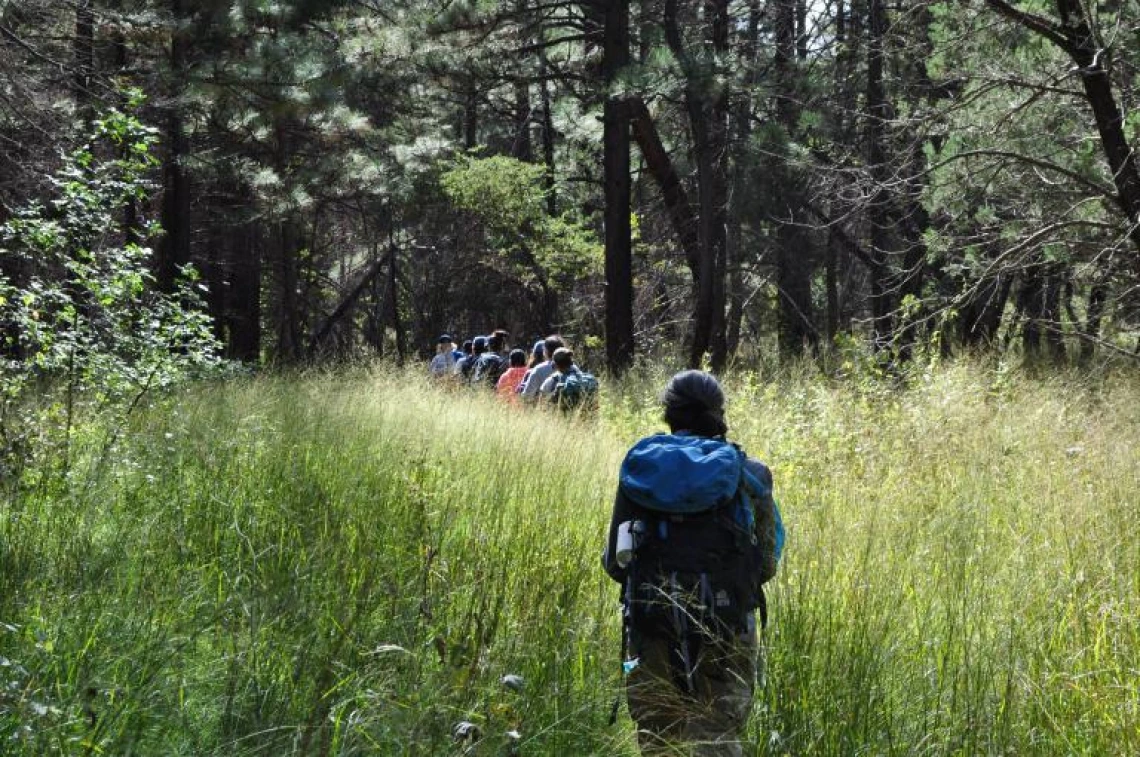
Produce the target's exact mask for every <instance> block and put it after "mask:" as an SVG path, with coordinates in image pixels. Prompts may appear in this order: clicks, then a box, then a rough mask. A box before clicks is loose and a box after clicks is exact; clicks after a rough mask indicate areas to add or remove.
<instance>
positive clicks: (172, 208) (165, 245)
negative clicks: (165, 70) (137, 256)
mask: <svg viewBox="0 0 1140 757" xmlns="http://www.w3.org/2000/svg"><path fill="white" fill-rule="evenodd" d="M170 10H171V14H172V15H173V19H174V29H173V30H172V32H171V38H170V77H171V105H170V109H169V111H168V112H167V114H166V145H167V152H166V159H165V161H164V163H163V171H162V175H163V181H162V184H163V190H162V228H163V231H164V232H165V233H164V235H163V237H162V242H161V243H160V245H159V250H158V261H157V266H156V270H155V283H156V285H157V286H158V288H159V289H160V290H161V291H164V292H171V291H174V287H175V283H176V279H177V276H178V269H179V268H180V267H181V266H184V265H186V264H187V263H189V262H190V232H191V229H190V186H189V178H188V177H187V175H186V166H185V164H184V161H185V159H186V157H187V156H188V155H189V153H190V146H189V140H188V139H187V137H186V129H185V126H184V124H183V122H182V104H181V97H182V93H183V92H184V90H185V86H186V53H187V45H188V40H187V39H186V31H185V27H184V23H185V20H186V19H185V18H184V15H183V13H184V7H183V0H171V6H170Z"/></svg>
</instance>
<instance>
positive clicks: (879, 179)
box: [867, 0, 892, 349]
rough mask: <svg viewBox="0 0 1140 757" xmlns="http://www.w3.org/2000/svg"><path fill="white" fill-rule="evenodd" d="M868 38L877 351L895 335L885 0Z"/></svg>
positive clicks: (873, 14)
mask: <svg viewBox="0 0 1140 757" xmlns="http://www.w3.org/2000/svg"><path fill="white" fill-rule="evenodd" d="M868 2H869V5H868V17H869V18H868V21H869V26H870V28H869V32H870V34H869V38H868V40H867V43H868V44H867V164H868V166H869V168H870V172H871V179H872V181H873V182H874V186H873V187H872V189H871V191H872V193H873V194H872V197H871V200H870V202H869V203H868V208H867V221H868V224H869V225H870V227H871V239H870V243H871V249H870V255H871V264H870V266H869V271H870V276H871V319H872V328H873V342H874V345H875V348H876V349H883V348H885V347H887V346H888V345H889V343H890V339H891V335H892V323H891V322H892V319H891V312H892V303H891V286H890V282H889V280H888V279H889V276H890V270H889V266H888V262H887V261H888V259H889V249H890V245H891V226H892V225H891V219H890V193H889V191H888V188H887V182H888V180H889V178H890V169H889V167H888V166H887V154H886V145H885V144H884V141H885V126H886V123H887V121H888V120H889V119H890V117H891V107H890V104H889V103H888V101H887V96H886V87H885V84H884V82H883V64H884V57H885V55H884V47H885V37H886V31H887V12H886V8H885V6H884V3H885V2H886V0H868Z"/></svg>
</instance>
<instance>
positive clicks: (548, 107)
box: [539, 55, 558, 218]
mask: <svg viewBox="0 0 1140 757" xmlns="http://www.w3.org/2000/svg"><path fill="white" fill-rule="evenodd" d="M541 71H542V77H541V78H542V84H541V89H540V90H539V92H540V94H541V97H542V162H543V165H544V166H545V167H546V170H545V172H544V173H543V175H542V178H543V188H544V189H545V190H546V214H547V215H548V216H550V217H551V218H553V217H555V216H557V215H558V195H557V193H556V191H555V184H554V177H555V172H554V138H555V134H554V112H553V105H552V103H551V97H550V82H548V81H547V79H548V78H549V74H550V66H549V64H548V63H547V60H546V56H545V55H544V56H542V68H541Z"/></svg>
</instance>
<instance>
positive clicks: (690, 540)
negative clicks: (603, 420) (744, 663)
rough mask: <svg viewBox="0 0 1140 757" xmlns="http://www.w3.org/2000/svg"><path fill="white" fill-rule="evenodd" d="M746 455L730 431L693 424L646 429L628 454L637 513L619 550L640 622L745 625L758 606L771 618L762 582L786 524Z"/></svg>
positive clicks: (708, 628) (652, 627) (732, 628)
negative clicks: (722, 434) (680, 429)
mask: <svg viewBox="0 0 1140 757" xmlns="http://www.w3.org/2000/svg"><path fill="white" fill-rule="evenodd" d="M745 460H746V457H745V454H744V452H743V451H742V450H741V449H740V448H739V447H737V446H736V445H734V444H731V443H729V442H726V441H724V440H723V439H717V438H708V437H701V436H693V435H687V434H684V435H683V434H658V435H655V436H650V437H647V438H645V439H642V440H641V441H640V442H638V443H637V444H635V445H634V446H633V448H632V449H630V451H629V453H628V454H627V455H626V458H625V461H624V462H623V463H622V467H621V472H620V476H619V486H620V488H621V491H622V493H623V494H624V495H625V496H626V497H627V498H628V499H629V500H630V501H631V502H632V503H633V504H634V509H633V512H634V515H635V517H634V518H633V519H631V521H629V525H628V526H626V525H625V524H622V525H623V526H624V527H625V530H626V531H628V537H625V538H621V539H620V540H621V541H624V542H625V544H619V545H618V553H617V560H618V562H619V564H622V563H624V565H623V567H625V568H626V570H627V571H628V573H627V580H626V588H625V592H624V597H623V604H624V605H625V613H626V622H627V626H628V627H629V629H630V630H631V631H632V632H647V633H651V634H654V635H657V636H668V637H671V638H678V639H679V638H682V637H687V636H706V637H707V636H712V635H719V636H723V635H725V634H728V633H734V632H741V631H742V630H744V629H743V626H744V625H745V624H746V623H747V619H748V618H749V617H750V616H751V613H752V611H753V610H759V611H760V616H761V622H762V623H763V622H764V620H765V619H766V607H765V603H764V594H763V591H762V590H761V586H762V585H763V584H764V583H765V582H766V581H768V580H769V579H770V578H772V576H774V575H775V573H776V565H777V563H778V561H779V559H780V552H781V551H782V549H783V542H784V528H783V523H782V522H781V519H780V513H779V509H778V508H777V507H776V505H775V500H774V499H772V496H771V490H770V488H769V487H768V485H767V484H765V483H764V482H763V481H761V480H760V479H759V478H757V477H756V476H755V475H753V473H752V472H751V471H749V470H748V466H747V465H746V464H745ZM622 536H624V535H622V534H621V533H620V531H619V537H622ZM623 546H626V547H628V548H629V549H628V551H626V552H625V553H623V551H622V549H621V548H622V547H623Z"/></svg>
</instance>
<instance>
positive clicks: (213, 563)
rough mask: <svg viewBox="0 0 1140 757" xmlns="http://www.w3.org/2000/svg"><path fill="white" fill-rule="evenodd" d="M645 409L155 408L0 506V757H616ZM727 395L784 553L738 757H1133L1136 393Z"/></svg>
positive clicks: (301, 379) (812, 391) (285, 391)
mask: <svg viewBox="0 0 1140 757" xmlns="http://www.w3.org/2000/svg"><path fill="white" fill-rule="evenodd" d="M662 378H663V374H662V375H646V376H643V377H640V378H635V379H631V380H630V381H628V382H627V383H625V384H623V385H621V386H605V387H603V397H602V408H601V411H600V413H599V414H598V415H597V416H596V417H584V418H576V419H565V418H563V417H561V416H560V415H559V414H557V413H548V412H536V411H532V410H529V409H520V408H511V407H506V406H504V405H503V403H501V402H499V401H497V400H496V399H495V398H493V397H491V396H483V395H470V394H468V393H467V392H461V391H458V390H455V391H448V390H445V389H441V388H440V387H438V386H431V385H429V384H427V383H426V381H424V380H421V379H420V378H418V377H414V376H409V375H395V374H392V373H390V372H387V371H384V370H376V371H368V370H357V371H354V372H350V373H346V374H341V375H335V374H324V373H314V374H310V375H302V376H297V377H292V378H272V377H265V378H258V379H249V380H242V381H235V382H231V383H228V384H224V385H219V386H203V387H199V388H197V389H195V390H193V391H190V392H187V393H183V394H178V395H175V396H171V397H168V398H165V399H164V400H162V401H161V402H158V403H156V404H155V406H153V407H151V408H148V409H147V410H146V412H145V414H144V415H141V416H139V417H138V418H137V419H136V423H135V427H134V428H133V429H132V432H131V433H130V434H128V435H126V436H125V437H124V441H123V442H122V443H121V444H120V446H119V447H118V448H117V449H116V450H115V455H114V460H113V464H112V465H111V466H109V468H108V469H107V471H106V472H105V475H103V476H102V477H101V478H99V479H97V480H92V481H85V482H80V483H79V484H76V483H75V482H72V484H70V485H68V486H64V485H60V486H59V487H57V488H54V489H52V488H37V489H34V490H29V491H27V492H25V493H22V494H21V495H20V496H19V497H18V498H17V499H16V500H13V501H11V502H8V503H6V505H5V507H6V508H7V514H8V517H7V519H6V520H5V521H4V526H3V530H2V531H0V537H2V540H0V544H2V547H0V558H2V560H3V562H2V564H3V566H4V567H5V570H4V571H3V572H2V574H0V589H2V591H0V623H3V624H4V625H2V626H0V658H2V660H3V661H5V664H4V665H3V667H0V737H3V738H4V739H5V742H4V743H5V747H4V751H6V753H7V752H11V753H15V754H29V755H31V754H36V755H39V754H50V753H63V754H72V753H76V752H82V751H85V750H87V749H88V748H90V749H93V750H94V749H100V750H103V751H104V752H106V753H115V754H118V753H125V752H127V751H132V750H133V751H135V752H137V753H147V754H153V753H162V754H217V753H223V752H224V753H227V754H230V755H235V754H243V755H244V754H313V753H329V754H385V755H386V754H449V753H452V752H453V751H454V750H455V747H454V745H453V744H454V742H453V740H452V735H453V728H454V726H455V725H456V724H457V723H459V722H470V723H472V724H474V725H475V726H476V727H477V728H478V729H479V730H480V732H481V733H482V735H483V739H482V741H481V742H480V745H479V746H478V747H477V748H476V749H475V751H473V752H472V753H485V754H498V753H501V752H502V750H503V749H504V748H506V744H507V740H508V737H507V736H506V734H507V733H508V732H510V731H517V733H518V735H519V736H520V737H521V742H520V743H521V746H520V749H521V750H522V751H521V753H524V754H550V755H563V754H597V755H615V754H633V753H634V747H633V740H632V732H631V728H630V726H629V723H628V721H625V720H624V719H623V720H622V721H619V725H618V726H617V727H609V726H608V725H607V720H608V715H609V709H610V705H611V703H612V702H613V698H614V696H615V694H616V692H617V686H618V683H619V677H618V676H619V673H618V670H619V666H618V661H617V657H618V647H619V610H618V606H617V589H616V587H615V586H614V585H612V584H611V583H609V582H608V579H606V578H605V576H604V575H603V573H602V571H601V569H600V566H599V560H598V558H599V551H600V549H601V546H602V540H603V535H604V530H605V527H606V525H607V522H608V517H609V507H610V502H611V497H612V493H613V487H614V485H615V481H616V472H617V466H618V463H619V462H620V460H621V456H622V454H623V453H624V451H625V449H626V446H627V444H628V443H629V442H630V441H631V440H633V439H635V438H637V437H638V436H640V435H643V434H646V433H650V432H652V431H655V430H661V428H662V423H661V421H660V415H659V411H658V410H657V409H656V407H655V406H654V398H655V396H656V392H657V391H659V389H660V385H661V379H662ZM726 386H727V389H728V394H729V411H728V420H729V423H730V425H731V426H732V436H733V438H735V439H737V440H738V441H740V442H741V443H742V444H743V446H744V447H745V448H746V449H747V450H748V451H749V452H750V453H752V454H753V455H755V456H757V457H760V458H761V459H764V460H766V461H767V462H768V463H769V464H770V465H771V466H772V468H773V471H774V474H775V480H776V493H777V497H778V498H779V500H780V503H781V506H782V509H783V512H784V517H785V522H786V524H787V527H788V548H787V551H786V553H785V563H784V565H783V566H782V567H781V571H780V574H779V576H778V577H777V579H776V581H775V582H774V584H773V585H772V587H771V592H770V607H771V616H772V624H771V626H770V628H769V629H768V632H767V634H766V639H765V646H766V649H767V665H766V667H767V671H768V674H767V676H766V678H765V681H764V685H763V686H762V688H761V693H760V695H759V696H758V698H757V706H756V712H755V717H754V718H753V720H752V726H751V734H752V737H753V738H754V739H755V742H756V745H757V749H758V750H759V751H760V752H761V753H790V754H823V755H831V754H852V753H859V752H866V753H874V754H912V753H935V754H944V753H950V752H959V753H964V754H977V753H997V752H1003V753H1017V754H1042V755H1045V754H1055V753H1087V754H1097V753H1121V752H1124V753H1128V752H1133V751H1136V750H1137V749H1140V738H1138V736H1137V732H1136V731H1135V723H1136V722H1138V720H1140V701H1138V697H1140V694H1138V693H1137V692H1138V691H1140V632H1138V631H1137V630H1136V623H1135V618H1137V617H1138V616H1140V565H1138V561H1140V557H1138V555H1140V517H1138V516H1140V512H1138V510H1140V504H1138V502H1140V497H1138V495H1137V494H1136V492H1137V491H1140V489H1138V485H1140V460H1138V459H1137V457H1136V455H1135V453H1134V450H1135V449H1137V447H1138V445H1140V423H1138V422H1137V421H1136V420H1135V414H1134V413H1132V412H1131V409H1132V408H1133V407H1135V405H1136V401H1137V399H1140V386H1138V385H1137V384H1136V383H1135V382H1134V381H1126V380H1120V379H1114V380H1112V381H1110V382H1106V383H1105V384H1102V385H1099V386H1080V385H1078V384H1076V383H1075V382H1073V381H1071V380H1068V379H1060V378H1058V379H1054V380H1037V381H1030V380H1027V379H1023V378H1018V377H1016V376H1008V375H1003V376H995V375H993V374H988V373H986V372H984V371H982V370H980V369H978V368H976V367H974V366H969V365H952V366H947V367H944V368H942V369H939V370H937V371H933V372H931V373H930V374H929V375H927V376H925V377H922V378H920V379H918V380H916V381H915V382H914V384H913V385H912V386H911V387H910V388H908V389H906V390H896V389H888V388H884V387H876V386H860V385H856V384H840V383H835V382H832V381H828V380H824V379H819V378H812V377H808V376H802V375H801V376H799V377H796V378H795V379H794V380H793V379H781V380H773V381H764V380H760V379H759V378H757V377H755V376H748V375H735V376H732V377H730V378H729V379H728V380H727V381H726ZM9 567H11V569H9ZM506 675H518V676H521V677H522V680H523V681H524V684H523V685H522V687H521V688H517V687H514V686H505V685H504V684H503V682H502V678H503V676H506ZM4 687H7V688H4ZM87 745H90V746H87Z"/></svg>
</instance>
